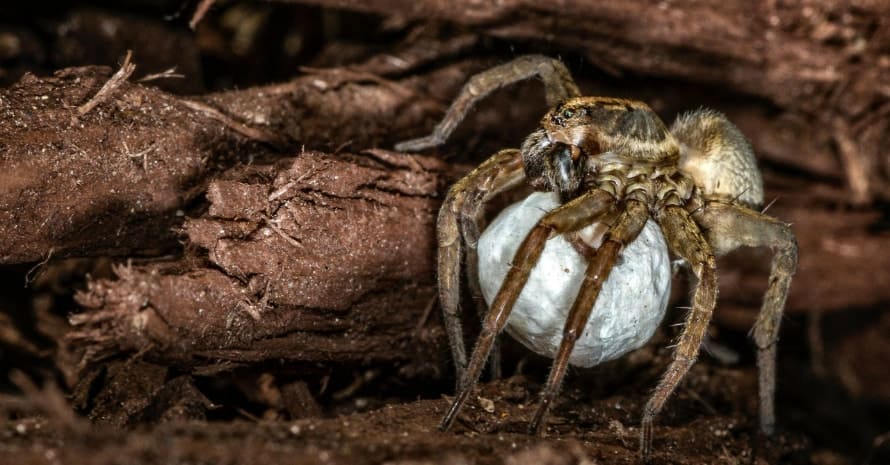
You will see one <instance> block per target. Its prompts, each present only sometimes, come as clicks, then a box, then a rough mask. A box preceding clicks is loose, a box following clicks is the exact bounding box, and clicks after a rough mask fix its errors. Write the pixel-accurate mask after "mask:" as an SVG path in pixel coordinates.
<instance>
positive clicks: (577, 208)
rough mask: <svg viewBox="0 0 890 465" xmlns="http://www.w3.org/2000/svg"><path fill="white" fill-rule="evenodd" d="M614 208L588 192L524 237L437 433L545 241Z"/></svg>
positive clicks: (607, 198)
mask: <svg viewBox="0 0 890 465" xmlns="http://www.w3.org/2000/svg"><path fill="white" fill-rule="evenodd" d="M614 204H615V197H613V196H612V194H610V193H608V192H606V191H603V190H600V189H595V190H592V191H589V192H587V193H585V194H583V195H581V196H579V197H578V198H575V199H573V200H571V201H570V202H568V203H566V204H564V205H562V206H560V207H559V208H557V209H555V210H553V211H551V212H549V213H547V214H546V215H544V217H543V218H541V220H539V221H538V223H537V224H536V225H535V227H534V228H532V230H531V231H530V232H529V233H528V235H527V236H526V237H525V239H524V240H523V241H522V244H521V245H520V246H519V249H518V250H517V251H516V254H515V255H514V257H513V263H512V264H511V266H510V270H509V271H508V272H507V276H506V277H505V278H504V282H503V284H501V288H500V290H498V293H497V295H496V296H495V298H494V301H493V302H492V304H491V308H490V309H489V311H488V314H487V315H486V316H485V319H484V321H483V323H482V331H481V332H480V334H479V339H478V340H477V342H476V347H475V348H474V349H473V355H472V357H470V363H469V365H468V366H467V370H466V372H465V373H464V376H463V377H462V378H461V382H460V385H459V386H458V390H457V395H456V396H455V399H454V402H452V404H451V407H450V408H449V409H448V412H447V413H446V414H445V417H443V418H442V423H441V424H440V425H439V429H441V430H443V431H444V430H447V429H448V428H449V427H450V426H451V424H452V423H454V420H455V418H456V417H457V413H458V412H459V411H460V409H461V407H462V406H463V404H464V403H465V402H466V400H467V397H468V396H469V394H470V392H471V391H472V390H473V387H474V386H475V385H476V382H477V381H478V380H479V375H480V374H481V373H482V368H483V367H484V366H485V360H486V359H487V358H488V354H489V352H490V351H491V348H492V346H493V345H494V341H495V338H496V337H497V335H498V334H499V333H500V332H501V331H502V330H503V329H504V325H505V324H506V323H507V319H508V318H509V317H510V312H511V311H512V310H513V305H514V304H515V303H516V299H517V298H519V294H520V293H521V292H522V288H523V287H525V283H526V282H527V281H528V277H529V274H531V270H532V268H534V266H535V264H536V263H537V262H538V259H539V258H540V257H541V253H542V252H543V250H544V245H545V244H546V242H547V240H548V239H549V238H550V237H552V236H553V235H554V234H563V233H567V232H570V231H575V230H578V229H581V228H583V227H584V226H587V225H589V224H591V223H593V222H595V221H597V220H598V219H599V218H600V217H601V216H602V215H603V214H605V213H608V212H609V211H610V209H611V208H612V207H613V206H614Z"/></svg>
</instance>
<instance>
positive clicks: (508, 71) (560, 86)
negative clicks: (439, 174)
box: [395, 55, 581, 152]
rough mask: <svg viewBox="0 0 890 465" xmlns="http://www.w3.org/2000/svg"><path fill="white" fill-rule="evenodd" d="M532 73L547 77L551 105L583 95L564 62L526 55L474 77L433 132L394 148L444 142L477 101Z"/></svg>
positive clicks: (420, 147)
mask: <svg viewBox="0 0 890 465" xmlns="http://www.w3.org/2000/svg"><path fill="white" fill-rule="evenodd" d="M533 76H538V77H539V78H540V79H541V80H542V81H544V91H545V93H546V98H547V106H548V107H554V106H556V105H557V104H558V103H560V102H563V101H565V100H567V99H570V98H572V97H579V96H580V95H581V91H579V90H578V86H577V85H576V84H575V81H573V80H572V76H571V74H569V71H568V70H567V69H566V67H565V65H563V64H562V62H560V61H559V60H556V59H553V58H550V57H546V56H543V55H524V56H521V57H518V58H516V59H514V60H512V61H510V62H509V63H504V64H503V65H500V66H496V67H494V68H491V69H489V70H486V71H483V72H481V73H479V74H476V75H474V76H473V77H471V78H470V80H469V81H467V83H466V84H465V85H464V87H463V89H461V91H460V94H458V96H457V98H456V99H455V100H454V102H453V103H452V104H451V107H450V108H448V112H447V113H446V114H445V117H444V118H442V121H441V122H439V124H438V125H436V128H435V129H433V133H432V134H430V135H428V136H426V137H421V138H418V139H411V140H407V141H404V142H399V143H398V144H396V146H395V149H396V150H398V151H400V152H409V151H417V150H423V149H427V148H430V147H435V146H437V145H442V144H443V143H445V140H447V139H448V136H450V135H451V133H452V132H454V129H455V128H456V127H457V125H458V124H460V122H461V121H463V119H464V117H465V116H466V115H467V112H468V111H469V110H470V108H472V107H473V105H475V104H476V102H478V101H479V100H481V99H483V98H485V97H486V96H487V95H488V94H490V93H492V92H494V91H495V90H497V89H500V88H502V87H506V86H508V85H510V84H513V83H515V82H519V81H522V80H525V79H528V78H530V77H533Z"/></svg>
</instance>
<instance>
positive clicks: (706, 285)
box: [640, 206, 717, 458]
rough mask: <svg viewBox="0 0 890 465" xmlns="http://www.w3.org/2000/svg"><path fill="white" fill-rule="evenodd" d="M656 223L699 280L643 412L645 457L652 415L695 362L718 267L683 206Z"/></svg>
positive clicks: (714, 295)
mask: <svg viewBox="0 0 890 465" xmlns="http://www.w3.org/2000/svg"><path fill="white" fill-rule="evenodd" d="M658 223H659V224H660V225H661V231H662V233H663V234H664V237H665V239H666V240H667V243H668V249H669V250H670V251H671V252H672V253H673V254H675V255H677V256H679V257H680V258H682V259H684V260H686V261H687V262H688V263H689V264H690V265H691V267H692V272H693V274H694V275H695V277H696V278H697V279H698V283H697V284H696V286H695V294H694V295H693V297H692V309H691V310H690V311H689V314H688V315H687V316H686V324H685V327H684V328H683V333H682V334H681V335H680V340H679V341H678V343H677V350H676V351H675V352H674V359H673V361H672V362H671V364H670V366H668V369H667V372H665V374H664V377H662V378H661V381H659V383H658V386H657V387H656V388H655V392H654V393H653V394H652V397H651V398H650V399H649V402H647V403H646V407H645V409H644V411H643V420H642V428H641V429H642V433H641V437H640V452H641V454H642V455H643V457H644V458H646V457H648V456H649V453H650V452H651V450H652V427H653V425H654V422H655V417H656V416H658V413H659V412H661V409H662V408H663V407H664V403H665V401H667V399H668V397H670V395H671V393H673V392H674V389H676V388H677V385H679V384H680V382H681V381H682V380H683V378H684V377H685V376H686V373H687V372H688V371H689V368H690V367H691V366H692V364H693V363H695V359H696V358H697V357H698V352H699V348H700V347H701V344H702V340H703V339H704V336H705V331H706V330H707V328H708V323H709V322H710V321H711V315H712V314H713V312H714V306H715V305H716V303H717V270H716V265H715V259H714V254H713V253H712V252H711V246H710V245H709V244H708V242H707V241H706V240H705V237H704V235H703V234H702V232H701V230H700V229H699V228H698V226H697V225H696V224H695V221H693V219H692V217H691V216H690V215H689V213H687V212H686V210H685V209H684V208H683V207H680V206H666V207H664V208H662V209H661V210H659V212H658Z"/></svg>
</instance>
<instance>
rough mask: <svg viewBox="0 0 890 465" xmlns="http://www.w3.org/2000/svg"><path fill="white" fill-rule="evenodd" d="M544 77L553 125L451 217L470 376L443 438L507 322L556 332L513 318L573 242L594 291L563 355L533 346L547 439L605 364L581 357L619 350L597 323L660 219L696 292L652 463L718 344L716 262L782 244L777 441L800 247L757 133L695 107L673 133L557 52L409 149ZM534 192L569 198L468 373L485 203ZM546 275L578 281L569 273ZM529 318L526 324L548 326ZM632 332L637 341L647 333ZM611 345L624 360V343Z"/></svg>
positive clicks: (664, 395) (466, 186)
mask: <svg viewBox="0 0 890 465" xmlns="http://www.w3.org/2000/svg"><path fill="white" fill-rule="evenodd" d="M534 76H537V77H538V78H540V79H541V80H542V81H543V82H544V86H545V89H546V98H547V104H548V106H549V107H550V110H549V111H548V112H547V114H546V115H544V118H543V119H542V120H541V125H540V127H539V128H538V129H536V130H535V131H534V132H532V133H531V134H530V135H528V136H527V137H526V139H525V141H524V142H523V143H522V146H521V148H520V149H518V150H516V149H507V150H502V151H500V152H498V153H496V154H495V155H494V156H492V157H491V158H490V159H488V160H487V161H485V162H484V163H483V164H482V165H480V166H479V167H478V168H476V169H475V170H474V171H472V172H471V173H470V174H468V175H467V176H465V177H464V178H463V179H461V180H460V181H458V182H457V183H456V184H455V185H454V186H453V187H452V188H451V190H450V191H449V193H448V195H447V197H446V198H445V201H444V203H443V205H442V209H441V211H440V213H439V221H438V241H439V260H438V267H439V294H440V296H439V297H440V301H441V305H442V308H443V310H444V319H445V325H446V329H447V332H448V337H449V342H450V344H451V349H452V353H453V356H454V361H455V364H456V367H457V373H458V378H459V385H458V390H457V395H456V397H455V399H454V402H453V403H452V404H451V407H450V408H449V410H448V411H447V413H446V414H445V417H444V418H443V419H442V423H441V428H442V429H443V430H444V429H447V428H448V427H449V426H450V425H451V424H452V423H453V422H454V420H455V418H456V416H457V414H458V412H459V411H460V408H461V406H462V405H463V404H464V403H465V402H466V400H467V398H468V395H469V394H470V392H471V391H472V389H473V387H474V386H475V384H476V382H477V381H478V379H479V376H480V373H481V371H482V369H483V367H484V365H485V362H486V360H487V359H488V357H489V355H490V354H491V352H492V348H493V346H494V345H495V342H496V338H497V336H498V334H499V333H500V332H501V331H502V330H503V329H504V328H505V326H508V325H510V326H511V332H512V333H514V334H516V333H519V335H520V336H521V337H520V339H523V337H522V336H523V335H524V336H525V339H528V340H535V339H536V338H538V339H540V338H541V337H542V336H545V334H543V333H546V332H547V330H552V328H549V327H547V322H546V321H544V323H541V322H540V321H539V322H537V323H536V324H529V323H528V321H518V319H512V318H511V312H512V311H513V309H514V305H516V302H517V299H519V297H520V294H521V293H522V292H523V289H524V287H525V286H526V283H527V282H528V281H529V276H530V274H532V271H533V269H534V268H535V267H536V264H538V262H539V260H540V259H541V256H542V253H543V251H544V248H545V244H547V242H548V240H549V239H551V238H554V237H557V236H561V237H562V238H564V239H565V240H566V241H567V242H568V243H569V244H571V248H572V249H574V250H575V251H577V254H578V255H579V256H580V257H582V260H585V261H586V265H587V266H586V270H585V271H584V272H583V273H579V274H578V278H577V279H578V280H579V281H580V283H577V285H576V286H575V287H574V288H572V289H578V290H577V294H576V295H573V296H570V297H569V299H568V302H573V303H571V305H569V308H568V309H567V311H564V312H563V314H562V315H564V316H561V318H562V319H563V320H564V323H562V325H563V327H562V331H561V333H562V334H561V338H557V342H556V343H554V344H550V345H549V346H548V344H547V343H546V341H545V343H544V344H534V343H527V345H529V346H530V347H531V348H533V349H536V348H537V349H538V351H539V352H542V353H544V354H545V355H549V356H551V357H553V358H554V363H553V368H552V371H551V372H550V376H549V378H548V380H547V384H546V386H545V387H544V389H543V391H542V393H541V401H540V405H539V407H538V409H537V412H536V414H535V416H534V419H533V420H532V422H531V425H530V432H532V433H540V432H541V431H542V430H543V426H544V424H545V417H546V415H547V412H548V409H549V407H550V404H551V403H552V401H553V399H554V397H555V396H556V394H557V392H558V390H559V387H560V384H561V382H562V379H563V376H564V375H565V372H566V368H567V366H568V364H569V363H574V364H578V365H582V366H584V365H590V364H591V363H586V362H585V360H583V357H579V356H578V355H577V353H578V352H579V351H577V350H575V349H582V348H583V349H584V350H588V352H589V351H591V350H592V351H593V352H597V351H601V350H602V349H603V347H605V346H608V345H609V341H600V342H599V343H597V342H596V341H593V342H591V341H590V340H585V339H584V338H585V337H586V334H585V333H586V332H592V330H598V329H601V328H596V327H594V326H595V325H596V324H602V323H594V321H598V320H597V316H594V317H593V318H591V313H592V311H593V309H594V305H595V304H598V302H597V298H598V296H599V295H600V293H601V290H602V289H603V286H604V282H606V280H607V278H608V277H609V275H610V272H611V271H612V269H613V268H615V267H616V263H618V262H619V256H620V255H621V254H622V253H623V250H624V249H625V247H626V246H627V249H628V250H629V249H630V248H631V246H632V245H633V243H634V242H635V241H636V240H638V238H642V237H643V235H645V234H649V233H646V232H645V231H648V229H651V228H650V227H647V223H649V224H652V223H653V222H654V223H655V224H657V227H656V228H654V230H655V232H656V233H658V232H660V235H662V236H663V237H664V239H663V241H662V242H658V241H659V240H661V239H656V240H655V242H653V243H660V244H664V243H666V244H667V248H668V250H669V251H670V253H671V254H672V255H673V256H675V257H677V258H679V259H682V260H683V261H685V262H686V263H688V265H689V269H690V270H691V272H692V273H693V274H694V277H695V278H696V279H695V280H694V281H695V282H696V285H695V291H694V293H693V296H692V305H691V309H690V311H689V313H688V315H687V317H686V321H685V326H684V328H683V331H682V334H681V335H680V338H679V341H678V342H677V345H676V351H675V353H674V356H673V360H672V361H671V363H670V365H669V367H668V369H667V372H666V373H665V375H664V377H663V378H662V379H661V380H660V381H659V383H658V385H657V387H656V388H655V391H654V393H653V394H652V397H651V398H650V399H649V401H648V403H647V404H646V407H645V409H644V411H643V417H642V427H641V452H642V454H643V456H644V457H645V456H647V455H648V454H649V452H650V450H651V442H652V427H653V423H654V421H655V418H656V416H657V415H658V413H659V412H660V411H661V409H662V407H663V406H664V404H665V401H666V400H667V399H668V397H669V396H670V394H671V393H672V392H673V391H674V389H675V388H676V387H677V385H678V384H679V383H680V382H681V381H682V380H683V377H684V376H685V375H686V373H687V372H688V371H689V368H690V366H691V365H692V364H693V363H694V362H695V359H696V357H697V356H698V352H699V348H700V346H701V344H702V340H703V338H704V337H705V331H706V329H707V326H708V323H709V321H710V319H711V314H712V312H713V310H714V306H715V304H716V299H717V274H716V273H717V270H716V267H715V258H714V257H715V256H716V255H722V254H725V253H727V252H729V251H731V250H733V249H736V248H738V247H741V246H749V247H769V248H770V249H772V251H773V253H774V255H773V261H772V269H771V273H770V278H769V285H768V289H767V291H766V295H765V296H764V301H763V307H762V309H761V311H760V314H759V317H758V318H757V322H756V323H755V326H754V329H753V337H754V341H755V343H756V346H757V365H758V369H759V396H760V412H759V413H760V427H761V429H762V430H763V432H765V433H767V434H770V433H772V431H773V427H774V422H775V414H774V403H773V399H774V388H775V372H776V342H777V336H778V331H779V324H780V321H781V316H782V310H783V307H784V305H785V300H786V297H787V295H788V288H789V285H790V283H791V277H792V275H793V274H794V272H795V270H796V267H797V244H796V241H795V239H794V236H793V234H792V233H791V230H790V228H789V225H788V224H786V223H783V222H781V221H778V220H776V219H774V218H771V217H769V216H767V215H764V214H762V213H760V212H759V211H758V210H756V209H757V208H759V206H760V205H761V204H762V202H763V187H762V179H761V175H760V172H759V171H758V169H757V166H756V163H755V159H754V154H753V153H752V151H751V148H750V146H749V144H748V142H747V141H746V140H745V138H744V136H742V134H741V133H740V132H739V130H738V129H737V128H736V127H735V126H733V125H732V123H730V122H729V121H728V120H727V119H726V118H725V117H724V116H723V115H722V114H719V113H717V112H714V111H709V110H698V111H694V112H691V113H687V114H685V115H683V116H681V117H679V118H678V119H677V121H676V122H675V123H674V125H673V127H672V128H671V129H668V128H667V127H666V126H665V124H664V123H663V122H662V121H661V119H659V117H658V116H656V114H655V113H654V112H653V111H652V109H650V108H649V107H648V106H647V105H646V104H645V103H642V102H638V101H633V100H625V99H619V98H606V97H582V96H581V95H580V92H579V90H578V87H577V86H576V85H575V83H574V82H573V80H572V78H571V76H570V75H569V73H568V71H567V70H566V68H565V67H564V66H563V65H562V63H560V62H559V61H557V60H554V59H551V58H547V57H543V56H523V57H519V58H517V59H515V60H513V61H511V62H509V63H507V64H504V65H501V66H498V67H496V68H492V69H490V70H488V71H485V72H483V73H480V74H478V75H476V76H474V77H473V78H472V79H470V81H469V82H468V83H467V84H466V85H465V86H464V88H463V90H462V91H461V93H460V95H459V96H458V98H457V99H456V100H455V102H454V103H453V104H452V106H451V107H450V109H449V110H448V113H447V115H446V116H445V118H444V120H443V121H442V122H441V123H440V124H439V125H438V126H437V127H436V128H435V131H434V132H433V134H432V135H430V136H428V137H424V138H421V139H415V140H411V141H407V142H403V143H401V144H398V145H397V147H396V148H397V149H399V150H405V151H407V150H421V149H424V148H428V147H432V146H435V145H438V144H441V143H442V142H444V140H445V139H446V138H447V137H448V136H449V135H450V134H451V132H452V131H453V129H454V128H455V126H456V125H457V124H458V123H459V122H460V121H461V120H462V119H463V118H464V116H465V115H466V113H467V111H468V110H469V109H470V107H472V105H473V104H474V103H475V102H477V101H478V100H479V99H481V98H483V97H484V96H486V95H488V94H489V93H491V92H492V91H493V90H495V89H498V88H500V87H503V86H505V85H508V84H511V83H514V82H516V81H519V80H522V79H526V78H530V77H534ZM523 182H527V183H528V184H530V185H531V186H532V187H533V188H534V189H536V190H540V191H549V192H553V193H555V194H556V196H558V201H555V202H553V208H552V209H551V210H549V211H547V212H546V214H543V216H542V217H541V218H540V219H539V220H537V221H536V223H534V226H533V227H531V229H530V231H529V232H528V233H527V234H525V236H524V239H522V240H521V244H519V245H518V246H517V248H516V252H515V254H514V255H512V260H510V261H509V264H507V265H505V267H506V268H508V271H506V277H505V278H504V280H503V284H501V285H500V287H499V289H498V291H497V293H496V294H495V296H494V298H493V299H492V301H491V303H490V307H489V309H488V310H487V313H485V314H484V317H483V323H482V330H481V333H480V335H479V338H478V341H477V342H476V347H475V348H474V350H473V353H472V355H471V357H470V359H469V363H467V357H466V352H465V348H464V341H463V336H462V329H461V323H460V313H459V300H460V287H459V285H460V272H461V262H462V258H464V257H465V258H466V264H467V268H468V275H469V276H468V282H469V283H470V287H471V289H472V291H473V292H475V293H477V294H478V293H479V291H480V285H479V280H478V278H479V276H478V275H479V270H478V268H477V266H478V264H477V260H478V255H477V250H476V248H477V244H478V242H479V227H478V224H479V220H480V216H481V213H482V211H483V209H484V208H483V207H484V204H485V203H486V201H488V200H489V199H491V198H492V197H493V196H494V195H496V194H499V193H501V192H504V191H506V190H508V189H511V188H514V187H516V186H518V185H520V184H521V183H523ZM593 224H597V225H599V226H600V234H599V236H598V237H597V238H595V239H592V238H591V237H590V234H587V233H585V231H588V232H589V230H590V226H591V225H593ZM659 230H660V231H659ZM641 232H644V234H642V235H641ZM495 240H497V238H496V239H495ZM650 242H652V241H650ZM656 245H657V244H656ZM650 248H651V247H650ZM655 248H656V249H657V247H655ZM633 259H634V258H631V260H633ZM621 266H623V265H622V264H619V265H618V268H620V267H621ZM618 268H616V270H617V269H618ZM617 274H618V273H617V271H616V275H617ZM546 279H566V278H565V277H564V275H563V277H560V276H552V277H550V278H546ZM609 285H610V283H609V282H606V286H609ZM615 285H616V286H621V285H622V284H621V283H617V284H615ZM545 287H546V286H545ZM560 289H561V290H559V291H557V292H566V291H565V289H568V288H565V287H563V288H560ZM641 290H645V286H644V287H643V288H641ZM632 291H633V290H632ZM618 295H620V294H618ZM613 304H614V302H613ZM618 304H619V305H618V306H617V307H616V306H615V305H611V306H609V307H608V308H612V309H614V308H619V310H618V311H617V312H618V313H621V311H620V308H621V307H623V308H629V307H634V306H636V305H638V302H637V301H633V300H628V301H624V302H618ZM656 307H657V305H656ZM597 308H599V307H597ZM612 311H614V310H612ZM655 311H659V310H658V309H656V310H655ZM660 311H662V312H663V307H662V308H661V309H660ZM525 312H526V315H525V316H524V317H523V318H533V317H534V315H528V314H527V313H528V312H527V311H525ZM514 316H515V315H514ZM659 319H660V317H659V318H656V321H657V320H659ZM514 320H517V321H514ZM545 320H546V319H545ZM616 321H620V319H619V320H616ZM656 324H657V323H656ZM542 325H543V326H542ZM592 327H593V328H592ZM624 329H626V330H628V331H631V333H632V332H633V331H634V330H635V329H634V328H624ZM535 331H537V332H538V333H540V334H538V333H535ZM649 335H651V331H649V332H648V333H647V334H643V336H644V338H643V341H642V342H645V339H647V338H648V336H649ZM634 337H636V336H634ZM631 339H633V337H632V338H631ZM637 339H639V338H638V337H637ZM642 342H640V341H635V342H630V343H626V344H625V343H621V344H618V345H619V347H618V349H617V353H612V354H611V355H610V356H609V357H605V356H602V357H600V358H599V359H597V360H595V361H594V363H595V362H596V361H598V360H601V359H605V358H614V357H615V356H619V355H621V353H624V352H627V351H628V350H631V349H633V348H635V347H637V346H639V344H641V343H642ZM597 344H600V345H599V346H598V345H597ZM603 344H605V346H604V345H603ZM622 344H624V345H623V346H622ZM542 347H543V349H542ZM547 347H551V349H547ZM608 348H609V349H610V350H612V351H613V352H615V350H614V349H615V347H608ZM573 351H574V352H575V353H574V354H573ZM580 352H583V351H580Z"/></svg>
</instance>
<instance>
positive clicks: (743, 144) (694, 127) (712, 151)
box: [671, 109, 763, 208]
mask: <svg viewBox="0 0 890 465" xmlns="http://www.w3.org/2000/svg"><path fill="white" fill-rule="evenodd" d="M671 133H673V135H674V137H675V138H676V139H677V141H678V142H679V144H680V163H679V169H680V171H682V172H684V173H685V174H687V175H689V176H690V177H692V179H693V180H694V181H695V185H696V186H697V187H698V188H699V189H700V190H701V192H702V194H703V196H704V197H705V198H710V199H722V200H727V201H731V202H733V203H738V204H741V205H744V206H746V207H749V208H759V207H760V206H762V205H763V178H762V177H761V175H760V170H759V169H757V161H756V159H755V158H754V151H753V150H751V145H750V144H749V143H748V141H747V139H745V136H744V135H742V133H741V131H739V129H738V128H737V127H735V125H734V124H732V123H730V122H729V120H727V119H726V116H724V115H723V114H722V113H719V112H716V111H714V110H706V109H699V110H695V111H692V112H689V113H685V114H683V115H681V116H679V117H678V118H677V120H676V121H674V124H673V126H672V127H671Z"/></svg>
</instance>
